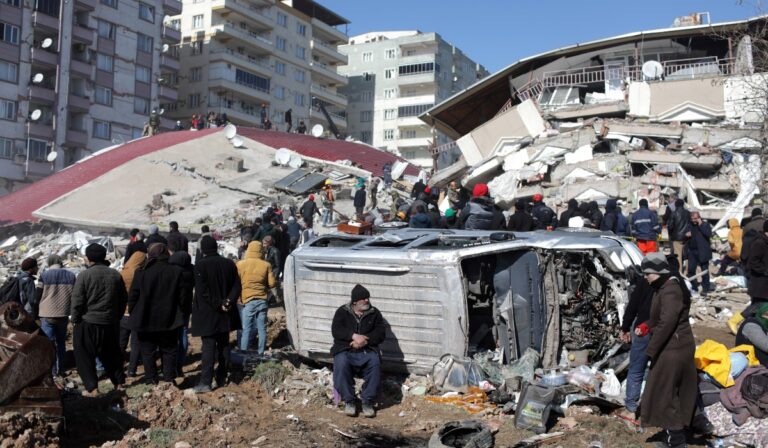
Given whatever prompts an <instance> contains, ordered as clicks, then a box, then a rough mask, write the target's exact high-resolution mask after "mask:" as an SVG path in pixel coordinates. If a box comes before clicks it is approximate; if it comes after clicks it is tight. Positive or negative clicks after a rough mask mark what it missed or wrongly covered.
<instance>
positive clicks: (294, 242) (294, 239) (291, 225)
mask: <svg viewBox="0 0 768 448" xmlns="http://www.w3.org/2000/svg"><path fill="white" fill-rule="evenodd" d="M285 227H286V230H285V231H286V233H288V238H289V240H288V241H289V243H290V245H291V246H290V251H291V252H293V251H294V250H295V249H296V247H298V245H299V239H300V238H301V226H300V225H299V223H298V222H296V218H294V217H293V216H289V217H288V224H286V225H285Z"/></svg>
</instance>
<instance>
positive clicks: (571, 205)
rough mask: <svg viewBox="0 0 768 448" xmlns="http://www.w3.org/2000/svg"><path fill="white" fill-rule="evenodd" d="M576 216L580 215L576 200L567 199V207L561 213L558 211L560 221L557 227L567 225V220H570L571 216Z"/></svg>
mask: <svg viewBox="0 0 768 448" xmlns="http://www.w3.org/2000/svg"><path fill="white" fill-rule="evenodd" d="M577 216H580V214H579V203H578V202H577V201H576V199H569V200H568V208H567V209H566V210H565V211H564V212H563V213H560V222H559V226H558V227H569V226H568V222H569V221H570V220H571V218H575V217H577Z"/></svg>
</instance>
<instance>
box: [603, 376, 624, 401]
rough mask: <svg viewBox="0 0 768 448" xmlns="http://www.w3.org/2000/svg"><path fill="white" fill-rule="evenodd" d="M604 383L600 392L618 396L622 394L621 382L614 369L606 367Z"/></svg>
mask: <svg viewBox="0 0 768 448" xmlns="http://www.w3.org/2000/svg"><path fill="white" fill-rule="evenodd" d="M603 377H604V378H605V379H604V380H603V383H602V384H601V385H600V392H602V393H604V394H605V395H609V396H611V397H618V396H619V395H621V383H620V382H619V379H618V378H616V373H614V371H613V369H605V371H604V372H603Z"/></svg>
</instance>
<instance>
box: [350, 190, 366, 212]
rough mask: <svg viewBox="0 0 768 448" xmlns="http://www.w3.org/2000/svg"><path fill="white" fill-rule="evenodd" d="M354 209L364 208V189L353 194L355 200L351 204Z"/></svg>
mask: <svg viewBox="0 0 768 448" xmlns="http://www.w3.org/2000/svg"><path fill="white" fill-rule="evenodd" d="M352 204H353V205H354V206H355V208H363V207H365V188H358V189H357V191H356V192H355V198H354V200H353V202H352Z"/></svg>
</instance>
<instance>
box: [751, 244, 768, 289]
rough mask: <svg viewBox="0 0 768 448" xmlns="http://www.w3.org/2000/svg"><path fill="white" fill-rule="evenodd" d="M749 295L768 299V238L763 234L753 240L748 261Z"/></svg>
mask: <svg viewBox="0 0 768 448" xmlns="http://www.w3.org/2000/svg"><path fill="white" fill-rule="evenodd" d="M747 272H748V273H749V277H748V279H747V293H748V294H749V296H750V297H752V298H755V297H759V298H761V299H768V236H765V232H761V233H760V234H759V235H757V236H756V237H755V239H754V240H752V244H751V246H750V251H749V260H747Z"/></svg>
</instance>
